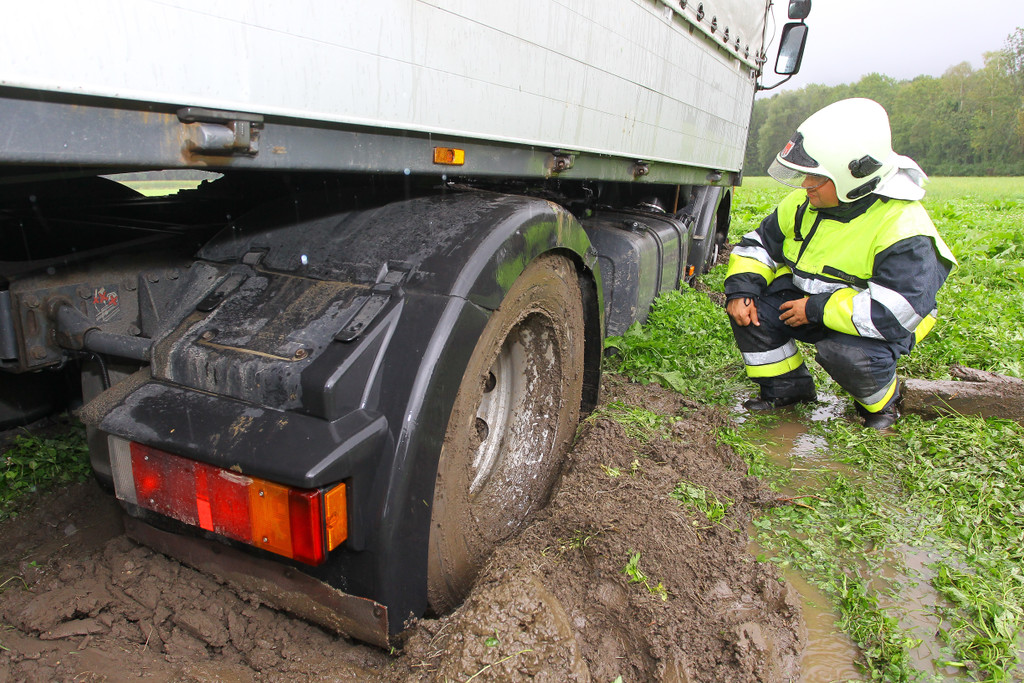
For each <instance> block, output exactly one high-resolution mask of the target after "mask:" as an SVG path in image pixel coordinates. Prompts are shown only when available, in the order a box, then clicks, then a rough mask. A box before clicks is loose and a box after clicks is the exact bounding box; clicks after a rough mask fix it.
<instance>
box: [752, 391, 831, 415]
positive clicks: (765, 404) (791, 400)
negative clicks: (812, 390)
mask: <svg viewBox="0 0 1024 683" xmlns="http://www.w3.org/2000/svg"><path fill="white" fill-rule="evenodd" d="M817 400H818V396H817V394H807V395H804V396H779V397H777V398H762V397H758V398H748V399H747V400H746V401H744V402H743V407H744V408H746V409H747V410H753V411H764V410H775V409H776V408H784V407H786V406H791V405H795V404H797V403H814V402H815V401H817Z"/></svg>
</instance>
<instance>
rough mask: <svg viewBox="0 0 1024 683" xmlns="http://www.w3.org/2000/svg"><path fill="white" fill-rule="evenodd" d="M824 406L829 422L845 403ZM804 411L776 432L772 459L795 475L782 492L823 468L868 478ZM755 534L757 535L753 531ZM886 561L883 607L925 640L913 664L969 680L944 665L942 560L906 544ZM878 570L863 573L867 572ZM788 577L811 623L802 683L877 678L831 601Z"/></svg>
mask: <svg viewBox="0 0 1024 683" xmlns="http://www.w3.org/2000/svg"><path fill="white" fill-rule="evenodd" d="M823 398H824V402H823V403H822V405H821V406H820V407H819V408H818V409H816V410H815V411H814V412H813V413H812V416H811V420H812V421H815V422H817V421H821V420H826V419H830V418H833V417H838V416H840V415H842V413H843V410H844V408H845V405H844V403H843V401H842V400H841V399H838V398H836V397H832V396H829V397H823ZM796 420H804V422H806V418H800V417H799V416H797V415H796V413H792V418H791V419H789V420H787V419H785V417H784V418H783V420H782V421H780V422H779V423H778V424H777V425H776V426H775V427H774V428H772V429H770V430H768V432H767V433H766V435H765V438H766V440H767V442H768V443H766V444H765V448H766V449H767V452H768V458H769V460H770V461H771V462H772V463H773V464H774V465H776V466H779V467H785V468H788V469H789V470H790V472H791V473H792V481H791V483H790V484H789V485H788V486H786V487H782V488H780V490H779V492H780V494H781V495H782V496H786V495H794V494H795V493H796V491H797V490H799V489H801V488H803V487H805V486H807V485H811V484H814V483H815V482H816V479H815V477H816V475H818V474H820V473H821V472H823V471H833V472H839V473H841V474H843V475H845V476H847V477H849V478H850V479H853V480H859V481H863V480H864V478H863V475H862V474H861V473H860V472H859V471H857V470H855V469H854V468H851V467H849V466H848V465H845V464H843V463H838V462H834V461H832V460H830V459H829V458H828V457H827V455H826V453H825V440H824V438H822V437H820V436H815V435H812V434H809V433H808V432H807V425H806V424H805V423H803V422H799V421H796ZM752 536H753V534H752ZM750 551H751V552H752V553H754V554H759V553H763V552H764V549H762V548H761V547H760V546H758V545H757V543H756V542H755V541H753V540H751V543H750ZM885 557H886V558H887V559H886V561H884V562H883V563H882V566H881V568H880V569H876V570H874V571H873V573H874V578H873V579H872V587H873V588H874V589H875V590H877V595H878V598H879V604H880V605H881V606H882V607H885V608H889V609H891V610H892V611H893V612H894V613H895V615H898V617H899V621H900V625H901V626H902V627H903V628H904V629H905V630H907V631H909V632H910V633H911V634H912V635H913V637H915V638H918V639H920V641H921V643H920V645H918V646H917V647H916V648H914V649H913V650H911V652H910V655H911V658H912V661H913V665H914V666H915V667H916V668H917V669H918V670H920V671H922V672H925V673H926V674H931V675H934V676H938V677H941V678H942V679H944V680H957V679H963V678H964V676H963V675H962V672H961V671H959V670H957V669H954V668H952V667H950V668H941V667H936V666H935V664H934V663H933V662H934V661H935V660H937V659H941V658H942V648H943V643H942V642H941V641H940V640H939V639H938V637H937V634H938V631H939V630H940V629H941V628H943V627H946V626H947V625H946V624H943V623H941V621H940V619H939V618H938V617H937V616H936V615H935V613H934V606H935V605H940V604H946V602H945V600H944V598H942V597H941V596H940V595H938V594H937V593H936V592H935V591H934V589H932V587H931V585H930V584H929V579H930V578H931V576H932V572H931V570H929V568H928V567H927V566H926V565H927V564H929V563H930V562H932V561H934V559H935V558H934V557H930V556H929V554H928V551H927V550H926V549H925V550H922V549H920V548H912V547H909V546H900V547H897V548H896V549H894V550H890V551H888V552H887V553H886V554H885ZM869 571H871V570H868V569H863V570H862V572H863V573H865V574H866V573H868V572H869ZM783 574H784V576H785V578H786V579H787V580H788V581H789V583H790V585H791V586H792V587H793V588H794V589H795V590H796V591H797V592H798V593H799V594H800V596H801V598H802V601H803V608H804V620H805V622H806V624H807V631H808V639H807V648H806V650H805V651H804V656H803V659H802V667H801V668H802V674H801V677H800V683H833V682H834V681H860V680H869V678H867V677H866V675H865V674H864V673H863V672H862V671H861V669H860V668H859V667H858V666H857V663H856V662H857V661H858V659H859V657H860V653H859V650H858V648H857V646H856V645H855V644H854V643H853V641H851V640H850V638H849V637H848V636H846V634H844V633H843V632H842V631H840V630H839V628H838V627H837V626H836V621H837V619H838V617H837V615H836V613H835V612H834V611H833V610H832V607H831V605H830V602H829V599H828V598H827V597H826V596H825V594H824V593H823V592H822V591H821V590H819V589H818V588H817V587H816V586H814V585H812V584H810V583H809V582H808V581H807V580H806V578H804V576H803V575H801V574H800V573H799V572H797V571H794V570H791V569H784V570H783Z"/></svg>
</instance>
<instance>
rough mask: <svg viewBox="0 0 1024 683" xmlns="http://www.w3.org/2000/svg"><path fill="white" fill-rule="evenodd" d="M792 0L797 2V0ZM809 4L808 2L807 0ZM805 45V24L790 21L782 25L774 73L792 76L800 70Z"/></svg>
mask: <svg viewBox="0 0 1024 683" xmlns="http://www.w3.org/2000/svg"><path fill="white" fill-rule="evenodd" d="M792 1H793V2H799V0H792ZM809 4H810V2H808V5H809ZM791 6H792V4H791ZM806 45H807V24H803V23H790V24H786V25H785V26H783V27H782V38H781V39H780V40H779V56H778V58H776V60H775V73H777V74H779V75H781V76H792V75H793V74H795V73H797V72H798V71H800V60H802V59H803V58H804V46H806Z"/></svg>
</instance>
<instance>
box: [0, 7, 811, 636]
mask: <svg viewBox="0 0 1024 683" xmlns="http://www.w3.org/2000/svg"><path fill="white" fill-rule="evenodd" d="M770 4H771V3H770V1H769V0H704V1H703V2H700V1H697V2H694V1H692V0H520V1H519V2H516V3H497V2H482V1H481V0H378V1H377V2H372V3H366V2H354V1H352V0H339V1H337V2H316V1H315V0H295V1H293V2H288V3H281V2H274V1H273V0H247V1H246V0H230V1H229V0H160V1H157V0H133V1H131V2H128V1H126V0H97V1H96V2H89V3H83V2H73V1H71V0H37V2H34V3H20V4H15V5H12V6H10V7H8V8H7V9H6V12H5V19H4V22H2V24H0V44H3V46H4V54H5V57H4V60H3V62H2V63H0V371H2V372H0V421H3V422H5V423H6V424H14V423H17V422H19V421H22V422H24V421H27V420H29V419H32V418H34V417H36V416H38V415H39V414H41V413H45V412H47V411H50V410H53V409H55V408H57V407H59V406H60V401H61V400H67V399H70V400H72V401H75V400H76V398H79V397H80V399H81V400H82V402H83V403H84V405H83V407H82V409H81V416H82V419H83V421H85V422H86V423H87V425H88V426H89V434H90V436H89V440H90V451H91V459H92V465H93V469H94V471H95V473H96V476H97V478H98V480H99V481H100V482H101V483H103V484H104V485H106V486H108V487H109V488H110V489H111V491H112V492H113V493H114V494H115V495H116V496H117V498H118V499H119V500H120V501H121V502H122V503H123V505H124V507H125V510H126V512H127V513H128V515H127V516H126V528H127V531H128V533H129V534H130V535H132V536H133V537H134V538H136V539H138V540H141V541H143V542H145V543H148V544H150V545H152V546H154V547H156V548H158V549H160V550H163V551H164V552H167V553H168V554H172V555H175V556H178V557H180V558H182V559H184V560H185V561H187V562H190V563H192V564H194V565H196V566H200V567H203V568H205V569H207V570H208V571H211V572H214V573H217V574H219V575H221V576H223V577H225V578H228V579H231V580H233V581H235V582H236V583H241V584H243V585H244V586H246V587H247V588H248V589H251V590H260V591H262V592H263V593H264V595H265V599H267V600H268V601H269V602H271V604H275V605H278V606H280V607H283V608H287V609H290V610H293V611H295V612H297V613H299V614H301V615H304V616H306V617H307V618H310V619H313V620H315V621H317V622H319V623H321V624H324V625H325V626H328V627H330V628H334V629H336V630H338V631H341V632H345V633H348V634H350V635H352V636H355V637H358V638H361V639H363V640H367V641H370V642H374V643H378V644H381V645H384V644H386V643H387V642H388V638H389V637H390V636H391V635H393V634H395V633H396V632H398V631H399V630H401V628H402V626H403V624H404V623H405V622H406V620H407V619H408V618H409V617H410V616H418V615H420V614H423V613H425V612H427V611H431V610H432V611H434V612H438V613H440V612H444V611H445V610H447V609H450V608H451V607H452V606H454V605H456V604H458V602H459V601H460V600H461V599H462V598H463V597H464V596H465V594H466V592H467V591H468V590H469V587H470V586H471V585H472V581H473V579H474V577H475V575H476V572H477V570H478V569H479V567H480V565H481V564H482V562H483V561H484V560H485V559H486V557H487V555H488V553H489V552H490V550H491V549H492V548H493V547H494V545H495V544H497V543H498V542H500V541H501V540H503V539H504V538H507V537H508V536H509V535H511V534H513V533H515V531H516V530H517V529H518V528H519V527H520V525H521V524H522V523H523V522H524V521H525V520H526V519H528V517H529V516H530V514H531V513H532V512H534V511H535V510H536V509H537V508H539V507H540V506H542V505H543V504H544V502H545V501H546V498H547V496H548V494H549V492H550V489H551V487H552V485H553V482H554V481H555V479H556V478H557V475H558V472H559V469H560V467H561V462H562V455H563V454H564V452H565V450H566V448H567V446H568V443H569V441H570V439H571V437H572V435H573V433H574V430H575V428H576V423H577V420H578V418H579V415H580V414H581V411H583V412H585V411H587V410H589V409H590V408H591V407H592V406H593V405H594V404H595V402H596V401H597V397H598V388H599V384H600V365H601V357H602V347H603V343H602V342H603V338H604V336H605V335H607V334H615V333H620V332H622V331H623V330H625V329H626V328H627V327H628V326H629V325H630V324H631V323H632V322H633V321H634V320H638V319H643V318H644V316H645V315H646V312H647V310H648V307H649V306H650V303H651V301H652V300H653V298H654V297H655V296H656V295H657V294H658V293H659V292H661V291H664V290H666V289H673V288H676V287H678V286H680V284H681V283H682V282H684V281H686V280H687V279H688V278H691V277H693V276H694V275H695V274H696V273H699V272H700V271H701V270H703V269H704V268H705V266H706V265H707V264H709V263H712V262H713V261H714V258H715V256H716V254H717V247H718V245H720V244H721V243H722V242H723V241H724V239H725V235H726V231H727V228H728V216H729V205H730V201H731V189H732V187H734V186H735V185H738V184H739V182H740V180H741V176H742V172H743V169H742V161H743V154H744V148H745V144H746V140H747V133H748V126H749V120H750V113H751V109H752V103H753V96H754V93H755V90H756V88H757V87H758V80H759V78H760V76H761V73H762V70H763V66H764V63H765V61H766V55H765V48H766V36H767V34H768V31H769V30H770V29H769V28H767V26H769V25H770V11H769V10H770ZM791 5H793V6H795V7H796V14H795V15H794V14H793V12H792V11H791V17H793V16H796V17H797V18H799V19H801V20H802V19H803V18H804V17H805V16H806V10H807V8H808V7H809V1H808V0H794V2H792V3H791ZM786 32H787V35H788V34H790V33H792V36H791V40H795V42H794V43H793V44H792V45H790V46H788V47H787V48H786V54H785V55H783V57H785V58H786V59H785V60H783V61H784V62H786V64H787V65H786V66H784V67H783V68H782V69H780V71H782V72H785V73H790V72H792V71H794V70H795V67H796V66H797V65H798V61H799V53H800V51H801V50H802V39H803V35H804V34H805V33H806V27H805V26H804V24H803V23H802V21H801V23H799V24H788V25H787V31H786ZM196 171H206V172H208V174H207V175H206V177H207V178H208V179H207V180H205V181H203V182H202V183H201V184H200V185H198V187H195V188H194V189H185V190H181V191H178V192H177V193H176V194H169V195H154V194H153V193H152V192H147V193H140V192H139V191H137V189H133V188H138V187H140V185H139V184H134V185H133V183H132V182H129V179H136V180H137V179H138V178H140V177H141V178H147V179H150V180H151V179H152V178H154V177H155V178H163V179H170V180H171V181H173V180H174V179H180V178H182V177H188V178H194V177H195V172H196ZM143 172H146V173H147V175H142V176H139V175H124V174H139V173H143ZM152 172H158V173H156V174H154V173H152ZM144 184H145V183H144ZM150 185H152V183H150Z"/></svg>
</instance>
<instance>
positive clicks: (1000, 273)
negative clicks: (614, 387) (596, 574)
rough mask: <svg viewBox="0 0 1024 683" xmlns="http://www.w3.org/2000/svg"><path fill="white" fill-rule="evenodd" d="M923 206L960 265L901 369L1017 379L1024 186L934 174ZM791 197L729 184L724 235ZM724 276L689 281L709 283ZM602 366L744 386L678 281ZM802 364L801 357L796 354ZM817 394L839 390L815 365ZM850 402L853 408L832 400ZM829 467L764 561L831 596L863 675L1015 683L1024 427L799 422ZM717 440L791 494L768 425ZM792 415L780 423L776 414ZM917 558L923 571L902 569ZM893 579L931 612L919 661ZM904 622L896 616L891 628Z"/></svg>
mask: <svg viewBox="0 0 1024 683" xmlns="http://www.w3.org/2000/svg"><path fill="white" fill-rule="evenodd" d="M928 190H929V192H928V196H927V197H926V198H925V200H924V204H925V206H926V208H927V209H928V211H929V213H930V214H931V216H932V218H933V220H934V221H935V224H936V226H937V227H938V229H939V232H940V233H941V234H942V235H943V237H944V239H945V240H946V241H947V243H948V244H949V245H950V247H951V248H952V250H953V252H954V254H955V255H956V257H957V259H958V261H959V264H960V265H959V268H958V269H957V270H956V271H955V272H954V273H953V274H952V276H951V277H950V278H949V280H948V281H947V283H946V286H945V287H944V288H943V289H942V291H941V292H940V294H939V324H938V326H937V327H936V329H935V331H933V332H932V334H930V335H929V336H928V338H927V339H925V340H924V342H923V343H922V344H920V345H919V346H918V347H917V348H915V350H914V353H913V354H911V356H909V357H906V358H904V359H903V360H902V361H901V365H900V370H899V372H900V376H901V377H919V378H944V377H947V376H948V369H949V366H950V364H952V363H961V364H963V365H967V366H971V367H975V368H980V369H985V370H992V371H996V372H1001V373H1005V374H1009V375H1014V376H1018V377H1020V376H1022V372H1024V368H1022V359H1024V326H1022V325H1021V320H1022V318H1024V297H1022V296H1021V294H1022V291H1024V236H1022V233H1024V229H1022V226H1024V178H935V179H933V180H932V181H931V183H930V184H929V185H928ZM787 192H789V189H788V188H786V187H784V186H782V185H779V184H778V183H776V182H774V181H773V180H771V179H770V178H748V179H746V180H745V181H744V185H743V186H742V187H740V188H737V190H736V194H735V200H734V203H733V223H732V229H731V231H730V241H732V242H735V241H737V239H738V238H739V237H740V236H741V235H742V234H744V233H745V232H747V231H749V230H752V229H754V228H755V227H756V226H757V225H758V223H759V222H760V220H761V219H762V218H763V217H764V216H765V215H767V214H768V213H769V212H770V211H772V209H773V207H774V205H775V203H776V202H778V200H779V199H781V198H782V197H783V196H785V194H786V193H787ZM724 271H725V268H724V267H721V266H720V267H718V268H716V269H715V270H713V271H712V272H711V273H709V274H708V275H706V276H704V277H703V278H702V280H703V282H704V283H705V284H706V285H707V286H708V287H709V288H710V289H712V290H718V291H721V286H722V282H723V280H724ZM609 345H610V346H614V347H616V348H618V349H619V353H618V354H617V355H616V356H615V357H613V358H612V359H611V360H610V361H609V368H610V369H611V370H615V371H619V372H622V373H623V374H625V375H627V376H629V377H631V378H633V379H635V380H638V381H642V382H645V381H653V382H659V383H661V384H662V385H664V386H668V387H672V388H675V389H677V390H679V391H681V392H683V393H686V394H688V395H691V396H693V397H694V398H697V399H699V400H702V401H705V402H713V403H720V404H726V405H734V404H735V403H736V398H737V392H743V391H746V392H749V391H750V390H751V388H750V387H751V385H750V384H749V382H746V380H745V379H744V376H743V368H742V364H741V363H740V359H739V355H738V353H737V352H736V350H735V348H734V346H733V342H732V338H731V333H730V330H729V325H728V322H727V319H726V315H725V312H724V311H723V310H722V309H721V308H719V307H717V306H716V305H714V304H712V303H711V302H710V301H709V300H708V298H707V296H706V295H704V294H702V293H700V292H698V291H695V290H692V289H689V288H685V289H684V290H683V291H681V292H673V293H669V294H667V295H665V296H663V297H661V298H660V299H659V301H658V302H657V303H656V305H655V307H654V308H653V310H652V313H651V316H650V319H649V320H648V322H647V324H646V325H644V326H643V327H640V326H637V327H635V328H633V329H631V330H630V331H629V332H628V333H627V334H625V335H623V336H622V337H619V338H616V339H612V340H610V343H609ZM805 357H807V358H810V357H813V354H805ZM809 366H810V367H811V369H812V372H816V378H817V379H818V380H819V387H820V388H822V389H824V390H825V391H831V392H837V393H841V392H839V390H838V388H837V387H836V386H835V385H834V384H832V383H831V382H830V380H828V378H827V376H825V375H824V373H823V372H821V371H820V368H818V369H817V370H815V369H816V368H817V366H816V364H815V363H813V362H810V363H809ZM843 400H844V401H845V402H846V403H847V404H848V403H849V399H848V398H845V397H844V398H843ZM799 414H800V415H802V417H801V418H800V419H801V420H803V421H804V422H806V424H807V425H808V427H809V429H810V430H811V432H812V433H813V434H816V435H817V437H818V439H819V440H820V442H821V443H823V444H824V445H823V446H822V447H821V448H820V449H819V450H820V453H819V454H817V455H814V456H812V457H813V458H816V459H817V460H815V462H818V461H819V460H820V461H822V462H825V461H828V462H834V463H837V465H836V466H833V467H820V468H819V471H815V472H812V473H811V475H810V476H811V483H809V484H802V485H801V488H799V489H797V491H796V495H800V496H807V497H806V498H802V499H801V500H802V501H803V502H802V503H801V504H800V505H791V506H781V507H778V508H774V509H773V510H771V511H768V512H766V513H765V514H764V515H762V516H761V517H760V518H758V520H757V521H756V522H755V525H756V527H757V538H758V541H759V543H760V544H761V545H762V547H765V548H766V549H767V551H768V553H769V554H770V556H771V561H773V562H777V563H779V564H782V565H785V566H787V567H790V568H793V569H796V570H799V571H800V572H801V573H802V574H803V575H804V576H805V577H806V578H807V579H808V581H810V582H811V583H813V584H814V585H816V586H818V587H819V588H820V589H821V590H822V591H823V592H824V593H825V594H826V595H827V596H828V597H829V598H830V599H831V601H832V603H833V608H834V609H835V611H836V613H837V614H838V618H839V619H838V623H839V624H840V625H841V627H842V628H843V629H844V630H845V631H846V632H847V633H848V635H849V636H850V637H851V639H853V641H854V642H855V643H856V644H857V645H858V647H859V648H860V651H861V654H862V658H863V661H862V665H863V669H864V676H865V678H866V679H868V680H877V681H939V680H949V679H950V678H951V677H955V678H957V679H959V680H979V681H981V680H984V681H1020V680H1024V671H1022V662H1021V658H1022V656H1024V655H1022V653H1024V427H1022V426H1021V425H1020V424H1017V423H1016V422H1012V421H1007V420H997V419H988V420H985V419H981V418H977V417H947V418H942V419H939V420H931V421H929V420H923V419H921V418H919V417H916V416H905V417H903V418H901V420H900V421H899V422H898V423H897V425H896V428H895V429H894V430H893V431H892V433H890V434H879V433H876V432H873V431H872V430H867V429H864V428H862V427H861V426H860V423H859V421H857V420H856V419H854V418H853V416H852V410H847V412H846V414H845V415H839V416H837V417H832V418H828V419H826V420H824V421H819V422H813V421H812V420H811V419H810V411H809V410H808V411H803V412H801V413H799ZM746 417H748V419H747V421H746V422H745V423H744V424H742V425H740V426H739V427H737V428H733V429H729V430H724V431H723V432H722V433H721V438H722V440H723V441H725V442H727V443H729V444H731V445H733V446H734V447H735V448H736V449H737V450H738V451H739V452H741V453H743V454H744V455H745V456H746V457H747V460H748V463H749V464H750V469H751V473H753V474H757V475H758V476H761V477H762V478H764V479H765V480H767V481H768V482H769V483H770V485H772V486H777V487H782V486H790V485H792V480H791V478H792V476H791V475H792V474H793V473H794V472H793V471H791V470H790V469H789V468H787V467H779V466H773V465H771V464H770V463H769V460H768V458H767V457H766V452H765V449H764V448H763V447H762V446H759V445H758V444H759V443H764V440H765V431H766V429H767V428H768V427H770V426H772V424H773V422H772V418H767V419H753V420H751V419H749V417H750V416H746ZM789 418H790V419H792V414H791V415H790V416H789ZM914 555H920V556H922V557H928V558H929V561H928V562H927V563H926V564H925V565H924V566H923V567H921V568H920V569H919V570H914V569H912V568H910V567H902V566H896V567H895V569H893V568H892V565H893V564H894V563H895V564H896V565H899V563H900V561H901V560H900V558H902V557H908V556H914ZM890 571H897V572H899V573H902V574H903V575H905V576H907V577H910V578H909V579H908V583H909V584H913V583H914V582H917V583H921V584H923V585H924V587H925V588H926V589H927V591H928V592H929V593H930V594H931V595H932V596H933V597H934V601H933V602H934V603H935V604H933V605H929V606H925V609H929V610H931V612H930V613H929V617H930V618H932V619H933V620H934V623H937V624H938V626H937V627H936V628H935V631H936V632H935V633H929V634H927V638H929V639H937V640H938V642H939V643H940V644H941V648H942V649H941V652H939V653H938V655H937V656H933V659H932V661H931V662H930V663H927V664H926V665H923V664H922V663H921V659H922V656H923V655H922V654H921V651H920V649H921V647H922V637H921V634H919V633H917V632H915V631H914V630H913V628H910V627H908V626H907V622H906V619H905V613H904V612H901V610H905V604H904V603H905V602H906V601H907V600H908V596H907V595H906V593H905V592H904V591H907V590H911V589H912V588H913V586H912V585H907V586H900V585H897V584H894V583H893V582H891V581H886V580H883V579H882V578H881V575H882V573H884V572H890ZM901 617H904V618H901Z"/></svg>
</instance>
